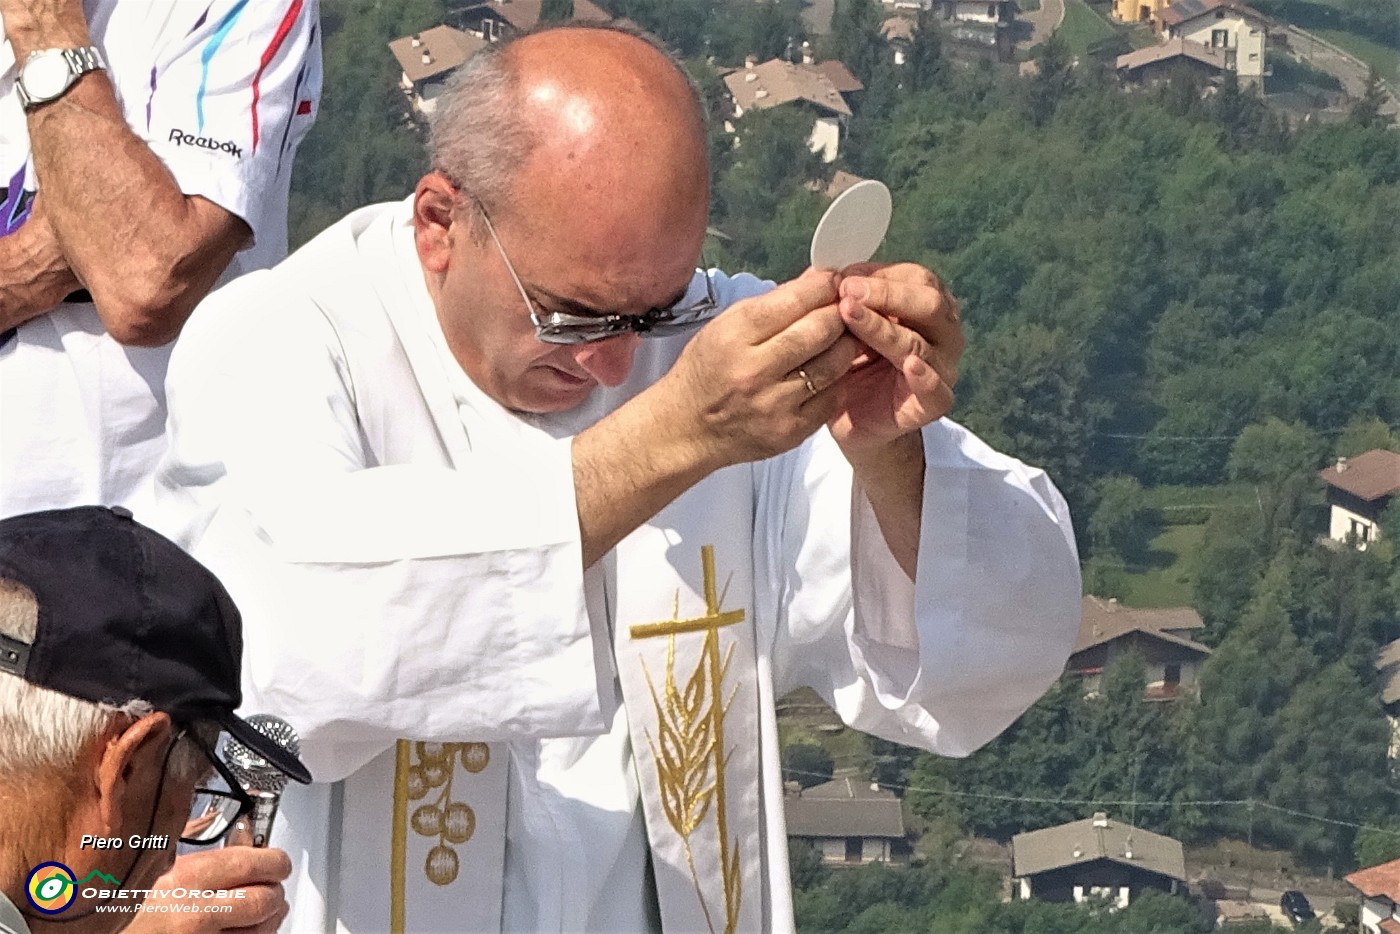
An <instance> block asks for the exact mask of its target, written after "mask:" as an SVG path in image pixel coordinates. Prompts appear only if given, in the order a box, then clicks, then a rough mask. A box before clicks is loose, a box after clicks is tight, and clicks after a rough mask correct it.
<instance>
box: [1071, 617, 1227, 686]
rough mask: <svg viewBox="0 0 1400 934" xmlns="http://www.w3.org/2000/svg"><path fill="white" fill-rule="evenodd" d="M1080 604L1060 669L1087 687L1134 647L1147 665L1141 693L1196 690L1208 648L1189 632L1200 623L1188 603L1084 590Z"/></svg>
mask: <svg viewBox="0 0 1400 934" xmlns="http://www.w3.org/2000/svg"><path fill="white" fill-rule="evenodd" d="M1081 608H1082V611H1081V616H1080V621H1079V639H1078V641H1076V642H1075V645H1074V652H1073V654H1071V655H1070V657H1069V662H1068V663H1067V664H1066V665H1065V671H1066V672H1068V673H1070V674H1073V675H1077V676H1078V677H1079V678H1080V679H1081V680H1082V681H1083V685H1084V690H1085V692H1086V693H1089V694H1092V693H1094V692H1097V691H1098V690H1100V688H1101V687H1102V681H1103V672H1104V671H1105V669H1107V668H1108V666H1109V665H1110V664H1111V663H1112V662H1113V660H1114V659H1115V658H1118V657H1119V656H1121V655H1123V654H1125V653H1127V652H1136V653H1137V654H1138V655H1140V656H1141V657H1142V660H1143V661H1144V662H1145V663H1146V667H1147V677H1146V679H1145V683H1144V684H1143V697H1144V699H1146V700H1171V699H1173V698H1176V697H1178V696H1180V695H1181V694H1183V693H1185V694H1195V695H1197V696H1199V690H1200V689H1199V675H1200V667H1201V665H1202V663H1204V662H1205V660H1206V659H1207V658H1209V657H1210V649H1209V648H1208V647H1206V646H1204V645H1202V644H1201V643H1199V642H1196V641H1195V640H1193V639H1192V638H1191V634H1192V633H1194V632H1195V631H1197V630H1200V629H1202V628H1204V626H1205V623H1204V622H1203V621H1202V620H1201V615H1200V614H1199V613H1197V612H1196V611H1195V610H1193V609H1192V608H1191V607H1188V606H1183V607H1165V608H1157V609H1136V608H1133V607H1126V606H1123V604H1121V603H1119V602H1118V601H1117V600H1112V599H1110V600H1104V599H1103V598H1101V597H1093V596H1086V597H1085V598H1084V599H1083V601H1082V603H1081Z"/></svg>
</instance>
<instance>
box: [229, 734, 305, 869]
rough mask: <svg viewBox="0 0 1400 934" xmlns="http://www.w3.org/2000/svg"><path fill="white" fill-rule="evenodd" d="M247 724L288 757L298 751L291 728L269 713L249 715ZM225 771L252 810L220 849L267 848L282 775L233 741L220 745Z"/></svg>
mask: <svg viewBox="0 0 1400 934" xmlns="http://www.w3.org/2000/svg"><path fill="white" fill-rule="evenodd" d="M248 724H249V725H250V726H252V727H253V728H254V729H255V730H257V731H258V732H259V733H261V734H262V735H264V736H266V737H267V738H268V739H270V740H272V741H273V742H274V743H276V744H277V745H278V746H281V747H282V748H283V749H285V750H287V752H289V753H291V754H292V755H294V756H295V755H296V754H297V753H299V752H300V751H301V739H300V738H299V737H298V736H297V733H296V730H294V729H292V725H291V724H290V723H288V722H287V721H286V720H283V719H282V718H281V717H274V716H272V715H271V714H264V713H259V714H253V715H252V716H251V717H249V718H248ZM224 755H225V756H226V758H227V762H228V766H229V770H230V771H231V772H233V774H234V777H235V778H237V779H238V783H239V784H240V785H242V786H243V790H244V791H246V792H248V796H249V797H251V798H252V799H253V811H252V813H250V814H246V815H244V816H243V817H241V818H239V820H238V823H237V824H235V825H234V827H233V829H232V830H230V831H229V834H228V837H227V839H226V841H225V842H224V846H256V847H264V846H267V840H268V837H270V836H271V835H272V821H273V819H274V818H276V817H277V805H278V803H279V802H280V801H281V800H282V789H283V788H285V787H287V781H288V778H287V776H286V774H285V773H283V772H282V771H281V770H280V769H278V768H277V767H276V766H274V765H273V764H272V763H270V762H268V761H267V760H266V759H264V758H263V757H262V756H260V755H258V754H257V753H256V752H254V751H253V750H252V749H249V748H248V747H247V746H245V745H243V744H242V743H240V742H239V741H238V740H236V739H229V741H228V742H227V744H226V745H225V746H224Z"/></svg>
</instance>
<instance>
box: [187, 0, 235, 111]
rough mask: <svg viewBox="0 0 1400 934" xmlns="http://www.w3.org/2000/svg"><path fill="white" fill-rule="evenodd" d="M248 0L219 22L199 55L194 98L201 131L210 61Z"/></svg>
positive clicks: (230, 11)
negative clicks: (198, 73)
mask: <svg viewBox="0 0 1400 934" xmlns="http://www.w3.org/2000/svg"><path fill="white" fill-rule="evenodd" d="M247 6H248V0H238V2H237V3H236V4H234V7H233V9H232V10H229V11H228V14H227V15H226V16H225V17H224V19H223V22H221V23H219V28H218V29H215V30H214V35H212V36H210V37H209V41H208V42H206V43H205V44H204V51H203V52H202V53H201V54H200V56H199V63H200V75H199V93H198V94H196V95H195V98H194V112H195V115H196V117H197V118H198V121H199V132H201V133H203V132H204V92H205V90H206V89H207V87H208V85H209V63H210V62H211V61H212V60H213V58H214V54H215V53H216V52H218V51H219V46H221V45H223V42H224V39H225V38H226V37H227V36H228V34H229V31H230V30H232V29H233V24H234V23H235V22H236V21H237V20H238V17H239V15H240V14H241V13H242V12H243V11H244V10H245V9H246V8H247Z"/></svg>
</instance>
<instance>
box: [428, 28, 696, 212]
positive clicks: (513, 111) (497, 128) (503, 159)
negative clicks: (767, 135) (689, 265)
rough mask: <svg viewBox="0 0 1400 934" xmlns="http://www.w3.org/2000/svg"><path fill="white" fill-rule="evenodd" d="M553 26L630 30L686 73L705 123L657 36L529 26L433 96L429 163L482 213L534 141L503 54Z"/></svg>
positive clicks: (489, 49)
mask: <svg viewBox="0 0 1400 934" xmlns="http://www.w3.org/2000/svg"><path fill="white" fill-rule="evenodd" d="M555 29H596V30H601V31H604V32H615V33H620V34H622V35H625V36H631V37H632V38H634V39H638V40H640V41H642V42H645V43H646V44H647V45H649V46H651V47H652V48H653V49H655V50H656V51H657V52H659V53H660V54H661V55H662V56H664V57H665V59H666V60H667V61H668V62H670V63H671V65H672V67H674V68H675V69H676V71H677V72H678V73H679V74H680V75H681V76H682V77H684V78H685V82H686V84H687V86H689V88H690V93H691V98H692V100H693V101H694V104H695V112H696V114H697V115H698V117H699V120H700V125H701V126H706V125H708V123H709V119H708V115H707V112H706V108H705V100H704V95H703V94H702V93H701V91H700V86H699V85H698V84H696V82H695V79H694V78H693V77H692V76H691V74H690V72H688V71H687V70H686V68H685V66H684V65H683V64H682V63H681V62H680V61H679V60H678V59H677V58H676V57H675V56H674V55H673V54H671V52H670V50H669V49H667V48H666V47H665V46H663V45H662V44H661V43H660V42H658V41H657V39H656V38H655V37H654V36H652V35H650V34H648V33H645V32H642V31H641V30H639V29H636V28H633V27H628V26H622V25H617V24H612V23H609V24H598V23H569V24H564V25H550V26H544V27H541V28H537V29H533V30H530V31H529V32H525V33H521V34H519V35H516V36H512V37H511V38H509V39H504V40H501V41H499V42H493V43H491V44H490V45H487V46H486V47H485V48H483V49H481V50H480V51H478V52H476V53H475V54H474V55H472V57H471V58H469V59H467V61H466V63H465V64H464V65H462V67H461V68H458V69H457V71H456V72H454V73H453V75H452V77H451V78H449V79H448V81H447V84H446V86H445V87H444V88H443V90H442V93H441V94H439V95H438V97H437V98H436V100H435V102H434V107H433V117H432V123H431V127H430V130H431V132H430V136H429V142H428V153H429V156H430V158H431V159H432V166H433V168H434V169H437V170H438V171H440V172H442V173H443V174H444V175H446V176H447V177H448V178H450V179H451V180H452V181H453V182H454V183H455V184H456V185H457V186H458V187H460V188H461V189H462V190H463V192H464V193H466V194H467V195H469V196H470V197H472V198H475V199H476V200H477V201H479V202H480V203H481V205H482V207H484V208H485V209H486V211H487V213H493V212H496V209H497V208H498V206H499V199H501V198H503V197H507V196H509V194H510V193H511V188H512V183H513V181H514V171H515V169H516V168H517V167H519V166H521V165H523V164H524V163H525V160H526V158H528V157H529V155H530V153H531V152H532V151H534V148H535V146H536V145H537V144H538V143H539V139H538V138H537V134H535V133H534V132H532V130H531V129H530V128H528V127H526V126H524V125H522V124H521V123H520V120H519V107H518V106H517V101H516V94H517V90H518V88H517V85H518V82H517V76H516V74H515V71H514V69H513V68H512V67H511V56H509V55H507V54H505V53H506V52H507V51H508V50H509V49H510V47H511V46H512V45H514V44H515V43H516V42H519V41H520V40H521V39H525V38H528V37H529V36H533V35H538V34H539V33H542V32H549V31H552V30H555Z"/></svg>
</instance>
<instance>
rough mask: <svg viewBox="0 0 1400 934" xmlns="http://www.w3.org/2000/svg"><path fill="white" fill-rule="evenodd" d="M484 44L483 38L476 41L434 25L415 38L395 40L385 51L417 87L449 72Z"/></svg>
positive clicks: (448, 28)
mask: <svg viewBox="0 0 1400 934" xmlns="http://www.w3.org/2000/svg"><path fill="white" fill-rule="evenodd" d="M415 42H416V43H417V44H416V45H415ZM485 45H486V40H485V39H479V38H477V37H476V36H474V35H472V34H471V33H469V32H463V31H462V30H460V29H453V28H452V27H451V26H434V27H433V28H432V29H425V30H423V31H422V32H420V33H417V34H415V35H412V36H401V37H400V38H398V39H395V40H394V41H392V42H390V43H389V51H391V52H393V53H394V58H396V59H398V61H399V67H400V68H402V69H403V73H404V74H405V75H407V76H408V80H409V81H412V82H413V83H414V84H417V83H418V82H419V81H423V80H425V79H427V78H433V77H436V76H438V75H441V74H445V73H446V72H449V71H452V70H453V69H455V68H457V67H458V66H460V65H461V64H462V63H463V62H465V61H466V60H467V59H468V58H470V57H471V56H472V54H473V53H474V52H476V50H477V49H480V48H482V47H483V46H485Z"/></svg>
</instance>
